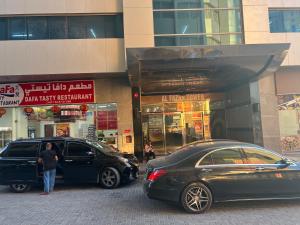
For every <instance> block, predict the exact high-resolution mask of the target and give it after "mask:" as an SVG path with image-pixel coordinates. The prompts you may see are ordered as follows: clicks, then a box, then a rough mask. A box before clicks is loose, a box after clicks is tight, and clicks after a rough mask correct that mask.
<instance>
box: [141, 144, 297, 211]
mask: <svg viewBox="0 0 300 225" xmlns="http://www.w3.org/2000/svg"><path fill="white" fill-rule="evenodd" d="M144 192H145V193H146V195H147V196H148V197H149V198H152V199H158V200H167V201H173V202H177V203H180V204H181V205H182V206H183V208H184V209H185V210H186V211H187V212H189V213H203V212H205V211H207V210H208V209H209V208H210V207H211V205H212V203H214V202H225V201H245V200H268V199H291V198H300V163H297V162H295V161H292V160H289V159H287V158H285V157H283V156H281V155H280V154H278V153H275V152H272V151H269V150H266V149H264V148H262V147H259V146H257V145H253V144H248V143H242V142H237V141H229V140H211V141H206V142H195V143H192V144H189V145H186V146H184V147H182V148H181V149H179V150H178V151H176V152H175V153H173V154H171V155H169V156H166V157H163V158H160V159H156V160H151V161H149V163H148V164H147V170H146V175H145V181H144Z"/></svg>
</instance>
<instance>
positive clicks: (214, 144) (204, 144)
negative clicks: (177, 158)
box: [182, 139, 260, 153]
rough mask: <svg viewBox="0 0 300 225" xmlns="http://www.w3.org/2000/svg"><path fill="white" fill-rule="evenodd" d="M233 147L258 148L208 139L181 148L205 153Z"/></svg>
mask: <svg viewBox="0 0 300 225" xmlns="http://www.w3.org/2000/svg"><path fill="white" fill-rule="evenodd" d="M233 146H241V147H256V148H257V147H260V146H258V145H255V144H251V143H246V142H241V141H235V140H227V139H209V140H202V141H195V142H192V143H190V144H187V145H185V146H183V147H182V149H183V148H186V149H187V150H188V149H189V150H190V151H193V152H195V153H196V152H199V151H205V150H208V149H217V148H224V147H233Z"/></svg>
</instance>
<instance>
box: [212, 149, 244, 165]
mask: <svg viewBox="0 0 300 225" xmlns="http://www.w3.org/2000/svg"><path fill="white" fill-rule="evenodd" d="M210 155H211V159H212V163H213V164H214V165H219V164H243V163H244V162H243V158H242V155H241V151H240V149H222V150H218V151H215V152H213V153H211V154H210Z"/></svg>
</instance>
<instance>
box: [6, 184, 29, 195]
mask: <svg viewBox="0 0 300 225" xmlns="http://www.w3.org/2000/svg"><path fill="white" fill-rule="evenodd" d="M9 187H10V190H11V191H12V192H15V193H24V192H26V191H29V190H30V189H31V185H30V184H10V185H9Z"/></svg>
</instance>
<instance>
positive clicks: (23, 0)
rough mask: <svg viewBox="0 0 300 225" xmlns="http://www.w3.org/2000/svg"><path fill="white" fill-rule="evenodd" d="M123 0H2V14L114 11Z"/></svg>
mask: <svg viewBox="0 0 300 225" xmlns="http://www.w3.org/2000/svg"><path fill="white" fill-rule="evenodd" d="M122 5H123V3H122V0H51V1H49V0H0V14H51V13H114V12H122V9H123V7H122Z"/></svg>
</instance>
